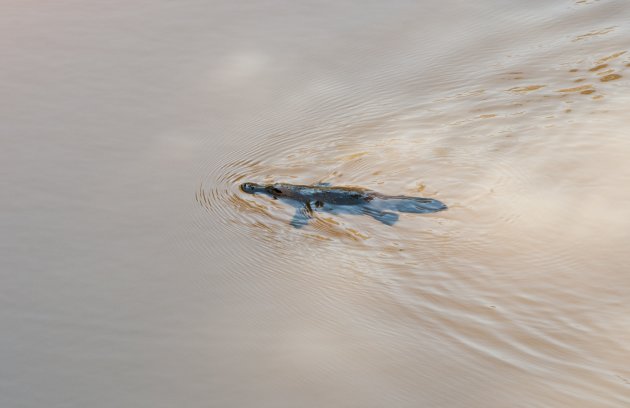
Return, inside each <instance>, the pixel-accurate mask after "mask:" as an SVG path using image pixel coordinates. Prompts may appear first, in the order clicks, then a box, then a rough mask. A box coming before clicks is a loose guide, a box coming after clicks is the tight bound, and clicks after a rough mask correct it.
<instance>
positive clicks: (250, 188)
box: [241, 183, 266, 194]
mask: <svg viewBox="0 0 630 408" xmlns="http://www.w3.org/2000/svg"><path fill="white" fill-rule="evenodd" d="M241 190H243V191H244V192H246V193H248V194H256V193H265V192H266V186H264V185H262V184H256V183H243V184H241Z"/></svg>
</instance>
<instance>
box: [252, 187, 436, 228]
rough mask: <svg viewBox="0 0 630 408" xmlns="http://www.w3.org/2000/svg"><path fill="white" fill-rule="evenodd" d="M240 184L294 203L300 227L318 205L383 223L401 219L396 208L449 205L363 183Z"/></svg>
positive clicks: (429, 208)
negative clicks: (366, 186) (370, 187)
mask: <svg viewBox="0 0 630 408" xmlns="http://www.w3.org/2000/svg"><path fill="white" fill-rule="evenodd" d="M240 188H241V190H242V191H244V192H246V193H249V194H257V193H261V194H266V195H268V196H271V197H273V198H274V199H278V198H279V199H285V200H287V201H288V202H290V203H292V205H293V206H294V207H296V212H295V216H294V217H293V219H292V220H291V225H292V226H294V227H296V228H301V227H303V226H305V225H306V224H308V221H309V219H310V218H312V215H313V211H314V209H315V210H317V209H321V210H323V211H326V212H330V213H337V214H340V213H345V214H366V215H369V216H371V217H373V218H374V219H376V220H378V221H380V222H382V223H383V224H386V225H394V224H395V223H396V221H398V214H397V213H396V212H404V213H416V214H426V213H432V212H437V211H443V210H446V209H447V208H448V207H447V206H446V205H445V204H444V203H442V202H441V201H438V200H434V199H432V198H422V197H409V196H388V195H385V194H381V193H378V192H376V191H372V190H368V189H364V188H359V187H333V186H329V185H313V186H305V185H295V184H287V183H275V184H256V183H243V184H241V186H240Z"/></svg>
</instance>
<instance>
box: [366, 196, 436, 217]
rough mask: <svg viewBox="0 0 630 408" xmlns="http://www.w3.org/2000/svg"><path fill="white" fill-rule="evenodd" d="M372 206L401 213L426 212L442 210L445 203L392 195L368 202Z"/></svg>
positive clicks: (430, 199)
mask: <svg viewBox="0 0 630 408" xmlns="http://www.w3.org/2000/svg"><path fill="white" fill-rule="evenodd" d="M370 204H371V206H372V207H373V208H376V209H379V210H381V211H384V210H389V211H398V212H403V213H415V214H426V213H432V212H438V211H444V210H446V209H447V208H448V207H447V206H446V204H444V203H443V202H441V201H439V200H434V199H433V198H422V197H407V196H393V197H382V198H378V199H375V200H374V201H373V202H372V203H370Z"/></svg>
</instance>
